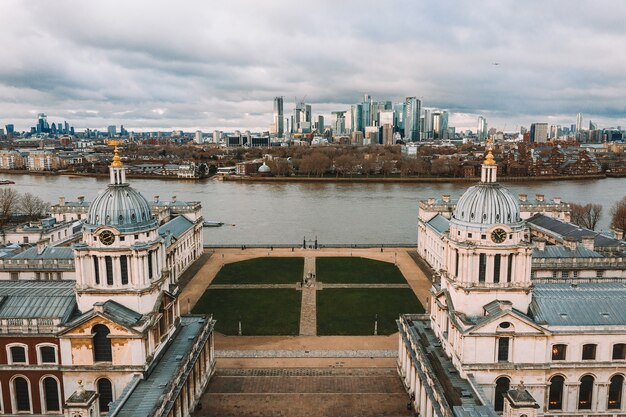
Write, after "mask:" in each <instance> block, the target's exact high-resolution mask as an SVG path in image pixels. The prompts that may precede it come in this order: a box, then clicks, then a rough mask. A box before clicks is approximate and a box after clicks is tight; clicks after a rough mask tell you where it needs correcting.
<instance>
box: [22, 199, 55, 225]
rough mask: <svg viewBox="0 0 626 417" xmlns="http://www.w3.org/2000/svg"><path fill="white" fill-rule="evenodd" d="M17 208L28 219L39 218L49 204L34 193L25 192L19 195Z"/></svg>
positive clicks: (48, 207)
mask: <svg viewBox="0 0 626 417" xmlns="http://www.w3.org/2000/svg"><path fill="white" fill-rule="evenodd" d="M17 209H18V211H19V212H20V213H22V214H24V215H25V216H26V217H28V218H29V219H30V220H35V219H39V218H41V217H42V216H44V215H45V214H46V212H47V211H48V210H49V209H50V205H49V204H48V203H46V202H45V201H43V200H42V199H41V198H40V197H37V196H36V195H34V194H31V193H26V194H24V195H22V196H20V197H19V199H18V203H17Z"/></svg>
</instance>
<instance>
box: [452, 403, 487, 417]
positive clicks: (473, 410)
mask: <svg viewBox="0 0 626 417" xmlns="http://www.w3.org/2000/svg"><path fill="white" fill-rule="evenodd" d="M452 411H453V412H454V415H455V416H456V417H495V416H497V414H496V412H495V411H493V408H491V407H488V406H486V405H455V406H454V407H452Z"/></svg>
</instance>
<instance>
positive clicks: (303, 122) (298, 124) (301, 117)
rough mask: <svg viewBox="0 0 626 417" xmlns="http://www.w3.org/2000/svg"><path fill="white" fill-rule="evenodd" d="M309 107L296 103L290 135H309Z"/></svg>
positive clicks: (308, 105) (302, 103)
mask: <svg viewBox="0 0 626 417" xmlns="http://www.w3.org/2000/svg"><path fill="white" fill-rule="evenodd" d="M311 122H312V120H311V105H310V104H306V103H304V102H299V103H296V108H295V109H294V112H293V118H292V120H291V132H292V133H310V132H311Z"/></svg>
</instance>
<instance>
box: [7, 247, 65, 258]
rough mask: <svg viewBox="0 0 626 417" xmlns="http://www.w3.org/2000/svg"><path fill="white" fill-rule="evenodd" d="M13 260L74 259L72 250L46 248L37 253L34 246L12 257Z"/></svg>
mask: <svg viewBox="0 0 626 417" xmlns="http://www.w3.org/2000/svg"><path fill="white" fill-rule="evenodd" d="M13 259H74V249H72V248H68V247H56V246H46V247H45V249H44V250H43V252H41V253H37V247H35V246H34V247H32V248H28V249H26V250H25V251H24V252H21V253H18V254H17V255H15V256H13Z"/></svg>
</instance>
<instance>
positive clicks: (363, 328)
mask: <svg viewBox="0 0 626 417" xmlns="http://www.w3.org/2000/svg"><path fill="white" fill-rule="evenodd" d="M423 312H424V307H422V305H421V304H420V302H419V300H418V299H417V297H415V294H414V293H413V291H412V290H411V289H404V288H375V289H374V288H349V289H343V288H341V289H336V288H329V289H324V290H322V291H318V292H317V334H318V335H320V336H330V335H347V336H357V335H372V334H374V320H375V318H376V315H378V334H379V335H389V334H392V333H395V332H397V331H398V328H397V326H396V320H397V319H398V316H399V315H400V314H403V313H423Z"/></svg>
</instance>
